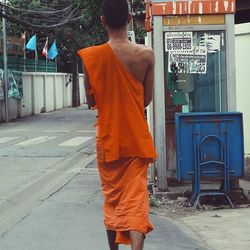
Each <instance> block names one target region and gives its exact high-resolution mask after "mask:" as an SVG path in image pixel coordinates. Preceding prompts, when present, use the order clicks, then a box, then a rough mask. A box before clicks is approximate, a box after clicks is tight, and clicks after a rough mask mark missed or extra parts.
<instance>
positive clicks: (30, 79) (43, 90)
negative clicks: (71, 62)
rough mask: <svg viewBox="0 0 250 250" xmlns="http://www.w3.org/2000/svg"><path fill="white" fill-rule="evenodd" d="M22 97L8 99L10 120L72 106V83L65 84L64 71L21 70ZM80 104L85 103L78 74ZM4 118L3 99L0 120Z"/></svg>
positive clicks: (82, 84)
mask: <svg viewBox="0 0 250 250" xmlns="http://www.w3.org/2000/svg"><path fill="white" fill-rule="evenodd" d="M22 76H23V99H22V100H19V101H17V100H15V99H9V117H10V120H13V119H16V118H20V117H25V116H29V115H35V114H39V113H41V112H50V111H54V110H58V109H63V108H66V107H72V83H69V84H68V85H67V86H66V83H67V82H68V81H69V75H68V74H65V73H45V72H23V74H22ZM79 89H80V104H81V105H82V104H85V103H86V97H85V89H84V77H83V75H82V74H80V75H79ZM1 120H4V101H1V102H0V122H1Z"/></svg>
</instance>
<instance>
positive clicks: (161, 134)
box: [153, 16, 167, 191]
mask: <svg viewBox="0 0 250 250" xmlns="http://www.w3.org/2000/svg"><path fill="white" fill-rule="evenodd" d="M154 51H155V58H156V65H155V87H154V104H153V105H154V139H155V146H156V150H157V153H158V160H157V162H156V164H155V166H156V171H157V178H158V179H157V180H158V181H157V188H158V189H159V190H161V191H165V190H167V166H166V119H165V86H164V85H165V83H164V46H163V32H162V17H161V16H155V17H154Z"/></svg>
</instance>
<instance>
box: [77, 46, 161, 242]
mask: <svg viewBox="0 0 250 250" xmlns="http://www.w3.org/2000/svg"><path fill="white" fill-rule="evenodd" d="M78 54H79V56H80V57H81V58H82V60H83V62H84V65H85V69H86V71H87V74H88V77H89V82H90V85H91V88H92V90H91V92H92V93H93V94H94V97H95V100H96V106H97V109H98V121H97V163H98V170H99V173H100V178H101V182H102V189H103V194H104V223H105V225H106V228H107V229H110V230H114V231H117V232H118V233H117V238H116V241H117V243H123V244H130V238H129V233H128V232H129V231H130V230H134V231H139V232H142V233H144V234H145V235H146V234H147V233H148V232H150V231H151V230H152V229H153V227H152V225H151V224H150V222H149V200H148V191H147V169H148V165H149V163H150V162H152V161H153V160H154V159H156V157H157V154H156V152H155V148H154V144H153V140H152V137H151V135H150V132H149V129H148V125H147V122H146V119H145V113H144V91H143V84H142V83H140V82H139V81H138V80H137V79H135V78H134V77H133V76H132V75H131V74H130V73H129V72H128V71H127V70H126V69H125V67H124V66H123V65H122V64H121V62H120V61H119V59H118V58H117V56H116V55H115V53H114V52H113V50H112V48H111V47H110V45H109V44H108V43H106V44H103V45H101V46H94V47H90V48H87V49H82V50H79V51H78Z"/></svg>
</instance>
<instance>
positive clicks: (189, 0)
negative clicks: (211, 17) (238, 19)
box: [151, 0, 236, 16]
mask: <svg viewBox="0 0 250 250" xmlns="http://www.w3.org/2000/svg"><path fill="white" fill-rule="evenodd" d="M151 3H152V15H153V16H169V15H175V16H176V15H208V14H234V13H235V12H236V0H151Z"/></svg>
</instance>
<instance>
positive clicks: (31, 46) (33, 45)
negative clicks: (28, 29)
mask: <svg viewBox="0 0 250 250" xmlns="http://www.w3.org/2000/svg"><path fill="white" fill-rule="evenodd" d="M25 47H26V49H30V50H35V51H36V35H34V36H32V37H31V38H30V40H29V41H28V43H27V44H26V46H25Z"/></svg>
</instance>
